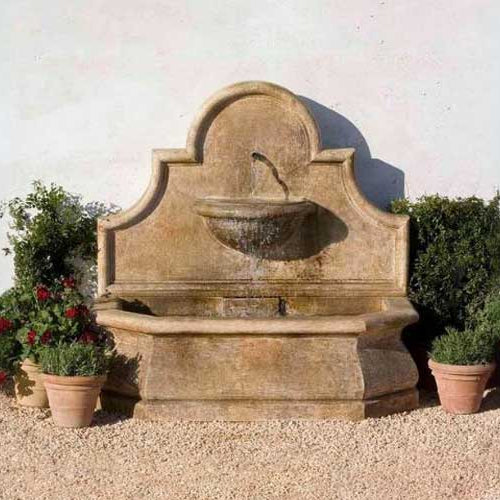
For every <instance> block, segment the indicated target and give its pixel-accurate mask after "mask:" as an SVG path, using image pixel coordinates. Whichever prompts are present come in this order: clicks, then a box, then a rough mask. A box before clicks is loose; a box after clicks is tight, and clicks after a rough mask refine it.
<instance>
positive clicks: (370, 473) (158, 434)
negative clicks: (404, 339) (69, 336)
mask: <svg viewBox="0 0 500 500" xmlns="http://www.w3.org/2000/svg"><path fill="white" fill-rule="evenodd" d="M10 390H11V389H10V387H8V386H7V387H6V388H5V389H4V390H3V392H2V393H0V498H2V499H9V500H10V499H23V500H24V499H31V498H36V499H64V500H70V499H140V498H148V499H150V498H152V499H154V498H167V499H170V498H172V499H184V498H186V499H237V500H241V499H248V498H252V499H267V498H280V499H294V500H295V499H337V498H338V499H351V498H352V499H354V498H355V499H358V498H363V499H370V500H373V499H375V500H378V499H380V500H390V499H403V498H404V499H405V500H406V499H433V500H437V499H445V498H446V499H450V498H457V499H481V500H497V499H500V440H499V439H498V433H499V432H500V394H498V392H497V391H492V392H490V393H489V394H488V395H487V397H486V400H485V403H484V404H483V411H482V412H481V413H479V414H476V415H472V416H459V417H452V416H450V415H446V414H445V413H444V412H442V411H441V408H440V407H439V406H436V401H435V400H434V399H433V398H432V397H430V396H427V397H425V398H424V400H423V408H421V409H419V410H417V411H413V412H410V413H406V414H400V415H396V416H391V417H385V418H379V419H370V420H365V421H362V422H354V423H352V422H343V421H340V420H335V421H270V422H265V423H223V422H210V423H195V422H184V423H182V422H179V423H161V422H141V421H135V420H127V419H124V418H121V417H120V416H118V415H111V414H106V413H104V412H98V413H96V417H95V421H94V424H93V426H92V427H90V428H88V429H79V430H68V429H58V428H56V427H54V425H53V424H52V421H51V419H50V413H49V412H48V410H30V409H22V408H19V407H17V406H16V404H15V401H14V399H13V398H12V396H11V395H10Z"/></svg>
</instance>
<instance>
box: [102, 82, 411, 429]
mask: <svg viewBox="0 0 500 500" xmlns="http://www.w3.org/2000/svg"><path fill="white" fill-rule="evenodd" d="M353 158H354V150H350V149H347V150H346V149H343V150H324V151H322V150H321V147H320V138H319V135H318V131H317V127H316V124H315V123H314V120H313V119H312V117H311V115H310V114H309V112H308V111H307V109H306V108H305V107H304V105H303V104H302V103H301V102H300V101H299V100H298V99H297V98H296V97H295V96H294V95H293V94H291V93H290V92H288V91H287V90H285V89H282V88H281V87H277V86H275V85H272V84H268V83H264V82H247V83H242V84H236V85H233V86H231V87H228V88H226V89H223V90H222V91H220V92H219V93H218V94H216V95H215V96H214V97H213V98H212V99H210V100H209V101H208V102H207V103H206V104H205V106H204V107H203V108H202V111H201V113H200V115H199V116H198V118H197V119H196V120H195V123H194V124H193V127H192V128H191V131H190V133H189V135H188V141H187V146H186V149H183V150H156V151H154V153H153V176H152V180H151V183H150V186H149V187H148V189H147V191H146V193H145V194H144V196H143V198H142V199H141V200H140V201H139V202H138V203H137V204H136V205H134V207H132V208H131V209H130V210H128V211H126V212H123V213H120V214H117V215H113V216H110V217H108V218H106V219H103V220H101V221H100V223H99V290H100V294H101V301H100V302H99V304H98V309H99V310H98V321H99V323H100V324H102V325H104V326H106V327H108V328H109V329H110V331H111V332H112V333H113V335H114V338H115V342H116V346H117V351H118V352H119V353H120V354H121V355H122V358H121V363H122V364H121V365H117V366H116V367H115V368H114V369H113V372H112V374H111V375H110V378H109V382H108V385H107V391H108V392H109V399H110V400H111V399H113V397H114V398H115V399H118V400H120V397H119V396H118V397H116V396H113V394H115V395H122V396H127V397H130V398H134V399H131V401H132V403H133V404H135V402H136V400H140V402H139V403H138V404H137V406H136V410H134V411H135V414H136V415H137V416H142V417H148V418H152V417H154V418H168V419H175V418H181V419H182V418H187V419H201V420H204V419H212V418H224V419H234V420H239V419H243V420H245V419H261V418H288V417H293V418H300V417H304V418H306V417H307V418H327V417H332V416H345V417H349V418H363V417H365V416H369V415H378V414H384V413H387V412H391V411H399V410H403V409H409V408H413V407H414V406H415V405H416V404H417V398H416V392H415V390H414V387H415V384H416V379H417V373H416V369H415V366H414V364H413V362H412V360H411V357H410V356H409V354H408V352H407V351H406V349H405V348H404V346H403V345H402V343H401V341H400V333H401V329H402V328H403V327H404V326H405V325H406V324H409V323H411V322H413V321H416V319H417V315H416V313H415V311H414V310H413V308H412V307H411V305H410V304H409V302H408V301H407V299H406V298H405V294H406V285H407V265H408V257H407V255H408V220H407V218H405V217H400V216H395V215H391V214H388V213H384V212H381V211H380V210H378V209H376V208H374V207H373V206H372V205H370V203H368V202H367V201H366V200H365V199H364V198H363V196H362V195H361V193H360V192H359V190H358V189H357V186H356V182H355V179H354V170H353Z"/></svg>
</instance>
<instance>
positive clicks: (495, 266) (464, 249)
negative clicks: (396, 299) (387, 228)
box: [392, 195, 500, 342]
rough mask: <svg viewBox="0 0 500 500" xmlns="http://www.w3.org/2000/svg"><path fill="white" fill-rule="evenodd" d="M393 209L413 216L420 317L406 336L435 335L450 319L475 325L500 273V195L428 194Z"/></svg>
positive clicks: (415, 298) (414, 296)
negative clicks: (452, 196)
mask: <svg viewBox="0 0 500 500" xmlns="http://www.w3.org/2000/svg"><path fill="white" fill-rule="evenodd" d="M392 211H393V212H394V213H396V214H407V215H409V216H410V242H411V246H410V282H409V298H410V299H411V301H412V302H413V304H414V305H415V307H416V308H417V310H418V312H419V314H420V322H419V323H418V324H417V325H415V326H414V327H412V328H410V329H408V330H407V331H406V332H405V336H406V339H408V338H409V337H408V335H409V336H411V337H413V338H415V337H414V336H415V335H418V338H419V339H420V340H423V341H424V342H425V341H429V340H432V339H433V338H435V337H436V336H439V335H442V334H443V332H444V331H445V328H446V326H447V325H450V326H452V327H455V328H457V329H464V328H466V327H470V328H472V327H474V319H473V318H476V317H477V315H476V313H477V311H479V310H480V309H481V308H482V307H483V305H484V302H485V298H486V296H487V294H488V291H489V290H490V289H491V286H492V283H494V282H495V280H496V279H498V275H499V273H500V197H499V196H498V195H497V196H495V197H494V198H493V199H492V200H491V201H490V202H485V201H483V200H481V199H479V198H476V197H470V198H457V199H449V198H447V197H441V196H438V195H434V196H424V197H422V198H419V199H418V200H417V201H415V202H411V201H409V200H407V199H404V200H397V201H395V202H393V204H392ZM471 318H472V319H471Z"/></svg>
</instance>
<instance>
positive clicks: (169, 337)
mask: <svg viewBox="0 0 500 500" xmlns="http://www.w3.org/2000/svg"><path fill="white" fill-rule="evenodd" d="M416 317H417V316H416V313H415V311H414V310H413V308H412V307H411V305H410V303H409V302H408V301H407V300H406V299H404V298H391V299H382V300H381V310H379V311H374V312H367V313H364V314H352V315H343V316H340V315H335V316H328V315H323V316H321V315H299V316H291V317H271V318H213V317H194V316H170V317H168V316H162V317H154V316H148V315H144V314H138V313H134V312H129V311H123V310H116V309H112V310H101V311H98V321H99V323H100V324H101V325H104V326H106V327H107V328H108V329H109V330H110V332H111V333H112V334H113V336H114V341H115V345H116V350H117V353H118V354H119V358H120V357H122V358H123V359H126V360H127V362H126V364H125V365H124V366H122V367H120V366H115V367H114V368H113V370H112V373H111V376H110V377H109V379H108V382H107V384H106V387H105V393H104V394H103V398H102V404H103V407H104V408H106V409H115V410H116V409H119V410H121V411H124V409H126V410H127V413H129V414H133V416H134V417H137V418H146V419H164V420H235V421H238V420H268V419H287V418H291V419H294V418H333V417H342V418H348V419H361V418H365V417H372V416H380V415H386V414H389V413H394V412H398V411H404V410H410V409H413V408H416V407H417V405H418V394H417V391H416V390H415V384H416V382H417V377H418V375H417V370H416V368H415V365H414V364H413V361H412V359H411V357H410V354H409V353H408V351H407V350H406V348H405V347H404V345H403V344H402V342H401V340H400V332H401V328H402V327H404V326H405V325H407V324H409V323H411V322H413V321H415V319H416Z"/></svg>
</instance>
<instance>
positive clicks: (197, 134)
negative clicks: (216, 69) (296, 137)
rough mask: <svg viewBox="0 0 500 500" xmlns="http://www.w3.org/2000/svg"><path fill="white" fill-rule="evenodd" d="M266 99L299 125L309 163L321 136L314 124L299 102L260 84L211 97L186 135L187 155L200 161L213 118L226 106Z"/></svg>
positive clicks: (245, 84)
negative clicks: (303, 134) (260, 98)
mask: <svg viewBox="0 0 500 500" xmlns="http://www.w3.org/2000/svg"><path fill="white" fill-rule="evenodd" d="M252 97H253V98H255V97H265V98H268V99H274V100H276V101H277V103H278V104H279V105H280V106H282V107H283V108H284V109H286V110H287V112H288V113H291V114H293V115H294V116H295V118H296V119H297V120H298V121H299V122H300V123H301V124H302V126H303V128H304V130H305V131H306V135H307V138H308V142H309V149H310V159H311V160H313V159H314V158H315V156H316V155H317V153H318V152H319V150H320V144H321V141H320V135H319V131H318V127H317V125H316V122H315V120H314V118H313V116H312V115H311V113H310V112H309V110H308V109H307V107H306V106H305V105H304V103H303V102H302V101H300V99H298V98H297V97H296V96H295V94H293V93H292V92H290V91H289V90H288V89H285V88H284V87H280V86H279V85H276V84H274V83H269V82H262V81H249V82H240V83H235V84H233V85H229V86H227V87H224V88H223V89H221V90H219V91H218V92H216V93H215V94H214V95H212V97H210V98H209V99H208V100H207V101H206V102H205V103H204V104H203V106H202V107H201V109H200V111H199V112H198V115H197V116H196V118H195V120H194V122H193V123H192V125H191V128H190V130H189V133H188V137H187V142H186V151H187V152H188V154H189V155H190V156H191V157H192V158H193V159H195V160H196V161H199V162H202V161H203V146H204V144H205V138H206V135H207V132H208V130H209V128H210V126H211V124H212V122H213V120H214V119H215V118H216V116H217V115H218V114H219V113H221V111H223V110H224V108H226V107H227V106H229V105H231V104H233V103H234V102H236V101H238V100H242V99H248V98H252Z"/></svg>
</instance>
